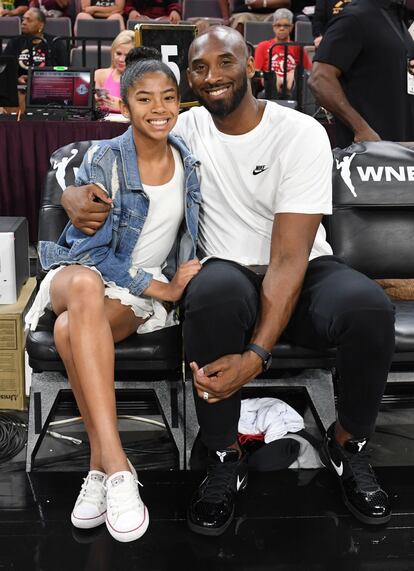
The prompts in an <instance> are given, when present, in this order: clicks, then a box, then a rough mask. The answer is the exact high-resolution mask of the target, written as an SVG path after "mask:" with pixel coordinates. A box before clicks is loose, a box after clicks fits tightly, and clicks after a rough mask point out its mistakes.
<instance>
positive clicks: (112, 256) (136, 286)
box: [39, 127, 201, 295]
mask: <svg viewBox="0 0 414 571" xmlns="http://www.w3.org/2000/svg"><path fill="white" fill-rule="evenodd" d="M168 140H169V143H170V144H171V145H173V146H174V147H175V148H176V149H177V150H178V151H179V152H180V154H181V157H182V160H183V164H184V176H185V220H184V221H183V224H182V225H181V228H180V231H179V234H178V237H177V240H176V243H175V244H174V245H172V250H171V252H170V254H169V255H168V258H167V264H166V267H165V268H164V269H163V272H164V273H165V275H166V276H167V277H168V278H169V279H171V278H172V276H173V275H174V274H175V272H176V269H177V266H178V265H179V264H181V263H182V262H184V261H187V260H190V259H192V258H194V257H195V252H196V242H197V231H198V212H199V206H200V202H201V193H200V187H199V183H198V179H197V176H196V172H195V167H196V166H197V165H198V164H199V162H198V161H197V160H196V159H195V158H194V157H193V156H192V155H191V154H190V152H189V150H188V149H187V147H186V146H185V145H184V143H183V141H182V139H180V138H179V137H176V136H173V135H170V136H169V138H168ZM75 184H76V185H78V186H79V185H84V184H98V185H100V186H103V187H104V188H105V189H106V190H107V192H108V193H109V196H110V197H111V198H112V200H113V208H112V209H111V211H110V213H109V215H108V218H107V219H106V221H105V223H104V224H103V225H102V226H101V228H99V230H98V231H97V232H96V233H95V234H94V235H93V236H87V235H86V234H84V233H83V232H81V231H80V230H78V229H77V228H75V227H74V226H73V224H71V223H70V222H69V223H68V224H67V226H66V227H65V229H64V230H63V233H62V234H61V236H60V238H59V240H58V241H57V243H56V242H46V241H41V242H39V258H40V262H41V264H42V267H43V268H44V269H45V270H49V269H51V268H53V267H56V266H59V265H66V264H83V265H85V266H95V267H96V268H97V269H98V270H99V271H100V272H101V274H102V276H103V278H104V280H105V281H113V282H115V283H116V284H117V285H118V286H120V287H125V288H127V289H128V290H129V291H130V292H131V293H132V294H134V295H140V294H141V293H142V292H143V291H144V290H145V289H146V288H147V287H148V286H149V284H150V282H151V280H152V274H150V273H148V272H146V271H145V270H143V269H142V268H139V269H138V271H136V272H135V270H133V269H132V252H133V250H134V247H135V245H136V243H137V241H138V239H139V236H140V234H141V231H142V228H143V226H144V222H145V220H146V218H147V215H148V209H149V198H148V196H147V194H146V193H145V191H144V190H143V188H142V183H141V179H140V176H139V171H138V165H137V157H136V151H135V144H134V139H133V136H132V128H131V127H130V128H129V129H128V130H127V131H126V132H125V133H124V134H123V135H121V136H120V137H116V138H115V139H111V140H109V141H98V142H97V143H96V144H94V145H93V146H92V147H90V148H89V149H88V151H87V153H86V155H85V157H84V159H83V162H82V164H81V166H80V168H79V171H78V174H77V177H76V181H75Z"/></svg>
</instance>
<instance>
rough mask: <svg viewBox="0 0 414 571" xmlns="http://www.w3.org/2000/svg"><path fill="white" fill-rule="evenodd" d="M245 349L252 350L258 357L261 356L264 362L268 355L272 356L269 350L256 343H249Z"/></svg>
mask: <svg viewBox="0 0 414 571" xmlns="http://www.w3.org/2000/svg"><path fill="white" fill-rule="evenodd" d="M246 349H247V350H248V351H253V353H256V355H259V357H261V358H262V360H263V363H265V362H266V361H267V360H268V359H269V357H271V356H272V354H271V353H269V351H266V349H264V348H263V347H260V345H256V343H249V344H248V345H247V347H246Z"/></svg>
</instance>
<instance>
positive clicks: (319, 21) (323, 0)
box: [312, 0, 351, 48]
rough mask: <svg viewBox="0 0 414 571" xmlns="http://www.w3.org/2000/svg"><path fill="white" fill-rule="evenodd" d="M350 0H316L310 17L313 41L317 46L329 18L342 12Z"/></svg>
mask: <svg viewBox="0 0 414 571" xmlns="http://www.w3.org/2000/svg"><path fill="white" fill-rule="evenodd" d="M350 2H351V0H316V4H315V13H314V15H313V18H312V34H313V38H314V40H313V43H314V44H315V47H316V48H317V47H318V46H319V44H320V43H321V40H322V36H323V35H324V33H325V31H326V28H327V26H328V23H329V22H330V20H331V19H332V18H333V17H334V16H337V15H338V14H340V13H341V12H342V10H343V9H344V7H345V6H346V5H347V4H349V3H350Z"/></svg>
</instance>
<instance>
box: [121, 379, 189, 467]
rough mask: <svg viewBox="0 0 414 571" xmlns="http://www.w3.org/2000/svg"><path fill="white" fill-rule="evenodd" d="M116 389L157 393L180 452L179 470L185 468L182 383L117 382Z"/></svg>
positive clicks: (163, 414)
mask: <svg viewBox="0 0 414 571" xmlns="http://www.w3.org/2000/svg"><path fill="white" fill-rule="evenodd" d="M115 389H133V390H136V389H145V390H152V391H154V392H155V395H156V397H157V401H158V404H159V406H160V409H161V413H162V416H163V418H164V421H165V423H166V426H167V430H168V431H169V433H170V434H171V436H172V438H173V440H174V443H175V445H176V447H177V450H178V459H179V468H180V470H184V468H185V435H184V387H183V382H182V381H180V380H179V381H177V382H171V381H148V382H146V381H139V382H132V381H115Z"/></svg>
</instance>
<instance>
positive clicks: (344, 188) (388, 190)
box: [332, 141, 414, 205]
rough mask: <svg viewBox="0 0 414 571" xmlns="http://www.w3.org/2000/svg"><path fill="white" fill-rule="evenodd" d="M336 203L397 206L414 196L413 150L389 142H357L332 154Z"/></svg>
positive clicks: (335, 150) (409, 201) (410, 200)
mask: <svg viewBox="0 0 414 571" xmlns="http://www.w3.org/2000/svg"><path fill="white" fill-rule="evenodd" d="M333 158H334V164H333V173H332V183H333V191H334V203H335V204H337V205H339V204H342V205H345V204H350V205H352V204H355V205H357V204H360V205H362V204H371V203H372V204H383V205H386V204H394V202H395V200H396V198H397V197H398V201H399V202H400V201H401V200H404V197H405V199H406V200H407V201H408V203H411V202H412V200H413V194H414V185H413V182H414V149H412V148H409V147H407V146H404V145H401V144H399V143H393V142H390V141H375V142H374V141H372V142H363V143H354V144H353V145H351V146H350V147H347V148H346V149H334V151H333Z"/></svg>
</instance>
